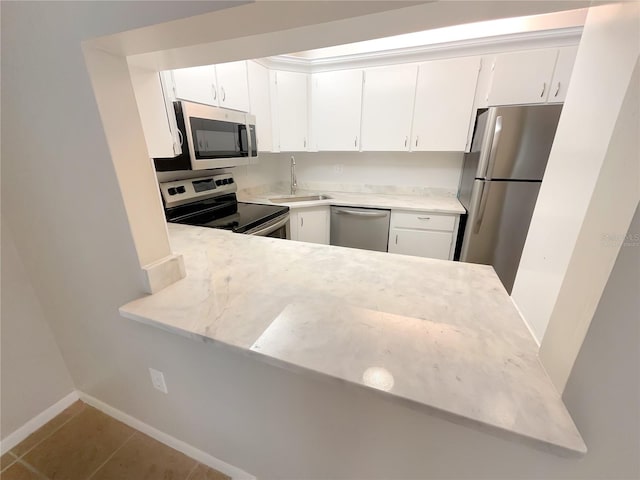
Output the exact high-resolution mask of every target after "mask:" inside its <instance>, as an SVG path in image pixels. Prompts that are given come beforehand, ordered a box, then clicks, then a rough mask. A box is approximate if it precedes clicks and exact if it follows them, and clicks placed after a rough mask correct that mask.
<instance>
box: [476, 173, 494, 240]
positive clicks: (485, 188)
mask: <svg viewBox="0 0 640 480" xmlns="http://www.w3.org/2000/svg"><path fill="white" fill-rule="evenodd" d="M490 188H491V182H482V192H481V193H480V201H479V202H478V203H477V211H476V212H475V215H474V216H475V219H476V220H475V222H474V224H473V233H478V232H479V231H480V227H481V226H482V219H483V218H484V212H485V210H486V209H487V200H488V199H489V189H490Z"/></svg>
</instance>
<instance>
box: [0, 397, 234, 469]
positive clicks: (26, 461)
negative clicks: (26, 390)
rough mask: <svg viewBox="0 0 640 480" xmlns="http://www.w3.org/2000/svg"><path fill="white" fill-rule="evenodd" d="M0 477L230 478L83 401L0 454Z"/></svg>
mask: <svg viewBox="0 0 640 480" xmlns="http://www.w3.org/2000/svg"><path fill="white" fill-rule="evenodd" d="M0 471H1V473H0V479H1V480H156V479H158V480H230V477H228V476H226V475H224V474H222V473H220V472H218V471H217V470H214V469H212V468H209V467H207V466H205V465H202V464H200V463H198V462H197V461H195V460H193V459H192V458H189V457H187V456H186V455H184V454H182V453H180V452H178V451H176V450H174V449H172V448H170V447H167V446H166V445H164V444H162V443H160V442H157V441H156V440H154V439H152V438H151V437H148V436H147V435H145V434H143V433H141V432H138V431H137V430H134V429H133V428H131V427H128V426H127V425H125V424H124V423H121V422H119V421H118V420H116V419H114V418H111V417H109V416H108V415H106V414H104V413H102V412H100V411H98V410H96V409H95V408H93V407H90V406H89V405H86V404H85V403H83V402H81V401H77V402H76V403H74V404H73V405H71V406H70V407H69V408H67V409H66V410H65V411H64V412H62V413H61V414H60V415H58V416H57V417H55V418H54V419H53V420H51V421H50V422H49V423H47V424H46V425H44V426H43V427H42V428H40V429H39V430H38V431H36V432H34V433H33V434H31V435H30V436H29V437H27V438H26V439H25V440H24V441H22V442H21V443H20V444H19V445H17V446H16V447H14V448H13V449H12V450H10V451H9V452H8V453H6V454H4V455H3V456H2V457H1V458H0Z"/></svg>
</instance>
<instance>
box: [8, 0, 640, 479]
mask: <svg viewBox="0 0 640 480" xmlns="http://www.w3.org/2000/svg"><path fill="white" fill-rule="evenodd" d="M474 3H476V2H474ZM205 7H206V8H210V4H209V3H204V2H202V3H199V2H196V4H195V5H194V4H190V3H183V2H179V3H173V2H162V3H158V4H156V3H147V2H100V3H93V2H69V3H54V4H50V3H46V2H43V3H37V4H36V3H28V2H13V3H4V4H3V6H2V25H1V27H2V28H1V29H0V30H1V35H2V45H3V51H2V55H1V58H0V60H1V62H2V71H3V78H2V106H3V109H2V112H3V121H2V140H3V141H2V145H1V148H2V159H3V166H2V167H3V171H2V182H3V185H2V195H3V199H2V203H3V204H5V202H6V204H9V205H11V208H10V209H7V213H6V214H3V216H2V221H3V222H8V223H9V224H10V225H11V227H12V229H13V232H14V238H15V243H16V247H17V249H18V251H19V253H20V254H21V256H22V258H23V261H24V264H25V268H26V271H27V274H28V276H29V279H30V281H31V283H32V284H33V287H34V289H35V291H36V293H37V295H38V297H39V298H40V301H41V304H42V307H43V311H44V312H45V314H46V316H47V319H48V320H49V323H50V325H51V328H52V330H53V332H54V334H55V337H56V339H57V341H58V344H59V346H60V349H61V351H62V354H63V357H64V359H65V362H66V364H67V366H68V368H69V371H70V373H71V376H72V378H73V380H74V382H75V384H76V386H77V387H78V388H79V389H80V390H82V391H85V392H87V393H88V394H90V395H92V396H94V397H96V398H98V399H100V400H102V401H104V402H106V403H108V404H111V405H112V406H114V407H116V408H119V409H120V410H122V411H124V412H126V413H128V414H130V415H133V416H135V417H137V418H139V419H140V420H142V421H144V422H146V423H148V424H150V425H152V426H154V427H156V428H158V429H160V430H163V431H165V432H167V433H169V434H171V435H174V436H175V437H177V438H179V439H182V440H184V441H186V442H188V443H191V444H192V445H194V446H196V447H197V448H200V449H202V450H204V451H206V452H208V453H211V454H212V455H214V456H217V457H219V458H221V459H222V460H225V461H227V462H229V463H231V464H234V465H237V466H238V467H240V468H243V469H244V470H246V471H248V472H251V473H253V474H256V475H258V476H259V477H261V478H278V477H288V478H328V477H331V478H346V477H351V478H353V477H360V478H399V477H404V478H409V477H412V478H429V477H431V478H456V479H460V478H473V479H478V478H491V479H496V478H590V477H591V478H615V477H618V478H623V477H625V476H626V477H633V476H636V477H637V476H638V474H640V472H638V465H637V455H636V452H635V451H634V452H629V451H628V447H629V445H632V446H633V445H634V443H633V442H634V441H636V442H637V436H634V435H637V431H635V432H634V431H632V429H631V428H627V429H626V430H624V427H629V421H630V420H629V419H633V418H634V415H637V413H634V412H637V402H636V403H635V404H634V405H630V406H626V405H625V406H624V409H623V408H619V407H620V405H619V404H618V403H616V402H615V401H614V400H615V399H614V398H613V397H612V395H615V394H616V393H617V392H618V391H620V392H624V393H622V395H626V392H628V390H627V389H628V388H633V384H631V383H630V382H629V381H628V378H629V377H631V376H633V375H635V374H637V371H636V366H635V365H634V363H633V358H636V357H632V356H631V355H632V353H631V351H627V350H625V351H624V352H622V351H620V352H619V353H620V355H621V359H617V360H616V362H614V363H615V367H616V368H618V369H619V370H617V371H616V374H615V375H612V376H611V377H610V379H611V382H612V383H610V384H608V388H607V389H601V388H600V385H601V384H602V381H601V379H600V378H592V377H591V376H590V375H589V371H585V370H576V371H580V372H582V373H580V374H579V375H578V374H577V373H575V372H574V375H573V376H572V377H571V381H575V382H577V384H578V385H579V386H580V390H581V395H577V398H576V399H575V400H574V401H573V402H572V403H570V404H569V406H570V410H571V411H572V413H573V412H577V411H578V410H581V409H584V410H585V411H584V413H582V412H580V421H579V422H578V427H579V428H580V429H581V431H583V433H584V434H585V439H586V442H587V445H589V447H590V452H589V453H588V454H587V457H586V458H585V459H583V460H581V461H578V460H575V459H563V458H559V457H556V456H554V455H550V454H548V453H545V452H540V451H537V450H533V449H531V448H529V447H524V446H521V445H519V444H517V443H513V442H508V441H505V440H502V439H500V438H497V437H493V436H491V435H487V434H484V433H480V432H478V431H476V430H474V429H471V428H467V427H462V426H458V425H455V424H453V423H450V422H447V421H444V420H441V419H438V418H436V417H433V416H429V415H426V414H424V413H422V412H420V411H416V410H413V409H411V408H409V407H406V406H399V405H397V404H396V403H395V402H390V401H388V400H387V399H385V398H384V397H382V396H379V395H373V394H372V393H371V392H366V391H360V390H355V389H351V388H349V387H347V386H345V385H340V384H334V383H329V382H328V383H325V382H322V381H320V380H315V379H309V378H306V377H304V376H300V375H292V374H291V373H289V372H286V371H284V370H280V369H278V368H275V367H272V366H269V365H266V364H262V363H258V362H256V361H255V360H253V359H251V358H249V357H247V356H245V355H241V354H238V353H236V352H232V351H228V350H226V349H224V348H219V347H216V346H214V345H211V344H205V343H200V342H194V341H190V340H188V339H185V338H182V337H177V336H175V335H172V334H169V333H166V332H163V331H160V330H158V329H154V328H152V327H148V326H144V325H141V324H138V323H135V322H131V321H130V320H126V319H124V318H121V317H120V316H119V315H118V313H117V308H118V307H119V306H120V305H122V304H124V303H126V302H127V301H129V300H132V299H134V298H136V297H138V296H140V295H141V282H140V280H139V276H138V275H139V265H138V262H137V257H136V252H135V248H134V245H133V240H132V237H131V232H130V230H129V227H128V219H127V216H126V213H125V210H124V206H123V203H122V198H121V196H120V192H119V187H118V182H117V180H116V177H115V174H114V170H113V165H112V163H111V161H110V158H109V151H108V148H107V145H106V141H105V138H104V132H103V129H102V125H101V122H100V120H99V114H98V111H97V107H96V102H95V99H94V97H93V92H92V90H91V85H90V82H89V78H88V75H87V71H86V66H85V65H84V61H83V58H82V53H81V51H80V46H79V42H80V40H81V39H83V38H87V37H90V36H94V35H99V34H101V33H105V31H106V30H111V31H114V32H115V31H122V30H126V29H127V28H131V26H132V24H134V23H137V24H140V23H145V22H148V23H153V22H158V21H161V20H162V19H163V18H171V17H176V18H177V17H179V16H180V15H188V14H190V13H191V14H193V13H197V12H196V10H197V9H198V8H202V9H204V8H205ZM43 72H44V73H43ZM7 119H10V121H7ZM25 125H29V126H32V127H33V128H34V129H35V130H36V131H37V132H38V136H34V135H32V132H33V130H29V129H25V128H24V126H25ZM636 291H637V289H636ZM625 298H626V297H625ZM625 308H626V307H625ZM608 313H612V312H608ZM620 313H626V314H629V312H620ZM631 314H633V311H632V312H631ZM628 327H630V326H629V325H627V328H628ZM620 334H621V335H627V336H629V337H631V336H632V335H633V332H632V331H626V330H624V329H621V330H620ZM600 347H601V345H595V346H593V347H590V348H591V350H590V352H591V353H590V355H591V356H593V355H594V354H595V355H599V354H600V352H601V350H600ZM632 347H633V345H631V346H626V344H625V348H627V349H628V348H632ZM636 347H637V345H636ZM628 358H629V359H631V360H632V361H629V362H625V361H624V360H626V359H628ZM606 360H607V361H609V359H606ZM603 365H605V363H604V362H603ZM149 366H153V367H154V368H158V369H160V370H162V371H164V372H165V375H166V379H167V383H168V387H169V394H168V395H164V394H162V393H160V392H158V391H156V390H154V389H153V388H152V386H151V382H150V381H149V378H148V370H147V368H148V367H149ZM607 367H608V368H612V367H611V365H607ZM576 368H577V367H576ZM576 375H577V376H576ZM3 383H4V379H3ZM567 391H568V392H569V391H571V390H570V389H568V390H567ZM629 393H631V392H629ZM584 395H591V398H590V400H589V402H583V401H582V398H581V397H582V396H584ZM634 408H635V410H634ZM605 415H608V422H609V423H608V428H606V429H605V428H604V427H603V426H602V424H601V422H600V419H602V418H604V417H605ZM596 418H597V419H599V420H598V421H596V420H595V419H596ZM609 427H610V428H609ZM616 429H617V430H619V431H624V432H625V434H624V435H616V434H615V432H613V430H616ZM596 440H597V441H596ZM603 444H606V445H603ZM605 447H606V448H605ZM612 451H616V452H617V455H619V456H618V457H615V458H616V461H615V463H614V464H612V463H611V460H610V454H611V452H612ZM629 472H631V473H632V474H631V475H629Z"/></svg>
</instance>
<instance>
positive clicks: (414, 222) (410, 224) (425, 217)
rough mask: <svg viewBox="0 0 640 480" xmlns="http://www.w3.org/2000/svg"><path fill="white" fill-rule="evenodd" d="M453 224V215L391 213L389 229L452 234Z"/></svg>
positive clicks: (454, 222)
mask: <svg viewBox="0 0 640 480" xmlns="http://www.w3.org/2000/svg"><path fill="white" fill-rule="evenodd" d="M455 224H456V217H455V216H454V215H441V214H433V213H429V212H396V211H392V212H391V227H398V228H413V229H417V230H443V231H446V232H453V229H454V227H455Z"/></svg>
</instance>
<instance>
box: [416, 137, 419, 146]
mask: <svg viewBox="0 0 640 480" xmlns="http://www.w3.org/2000/svg"><path fill="white" fill-rule="evenodd" d="M418 140H420V136H419V135H418V136H417V137H416V147H417V146H418Z"/></svg>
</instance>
